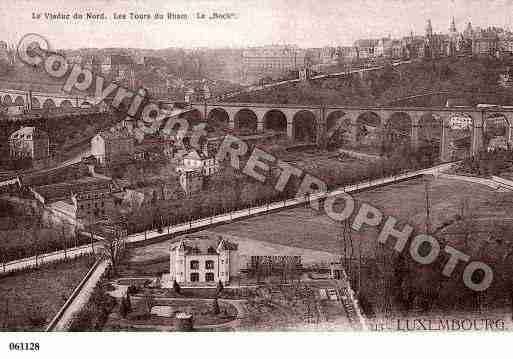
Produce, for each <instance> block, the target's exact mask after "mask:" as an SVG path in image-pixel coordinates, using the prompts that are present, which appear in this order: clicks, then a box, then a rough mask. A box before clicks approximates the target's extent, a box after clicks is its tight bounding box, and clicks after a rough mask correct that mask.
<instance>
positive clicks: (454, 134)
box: [443, 112, 474, 160]
mask: <svg viewBox="0 0 513 359" xmlns="http://www.w3.org/2000/svg"><path fill="white" fill-rule="evenodd" d="M444 121H445V123H444V129H445V131H444V132H445V133H444V136H445V138H444V140H443V142H444V143H445V148H444V149H443V153H444V159H443V160H460V159H464V158H467V157H470V156H472V150H473V146H472V143H473V141H474V131H473V130H474V119H473V118H472V116H471V115H470V114H468V113H463V112H462V113H450V114H449V115H448V116H447V117H446V118H445V119H444Z"/></svg>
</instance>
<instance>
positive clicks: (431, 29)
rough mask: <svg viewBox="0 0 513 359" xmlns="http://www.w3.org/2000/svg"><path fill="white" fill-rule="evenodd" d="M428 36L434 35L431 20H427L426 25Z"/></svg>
mask: <svg viewBox="0 0 513 359" xmlns="http://www.w3.org/2000/svg"><path fill="white" fill-rule="evenodd" d="M426 36H427V37H431V36H433V26H432V25H431V20H428V21H427V25H426Z"/></svg>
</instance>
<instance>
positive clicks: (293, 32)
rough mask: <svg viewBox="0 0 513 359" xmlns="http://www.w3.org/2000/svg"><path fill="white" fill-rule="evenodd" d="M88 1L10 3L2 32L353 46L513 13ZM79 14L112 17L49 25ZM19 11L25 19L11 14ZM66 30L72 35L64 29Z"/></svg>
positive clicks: (153, 41)
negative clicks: (362, 41) (175, 16)
mask: <svg viewBox="0 0 513 359" xmlns="http://www.w3.org/2000/svg"><path fill="white" fill-rule="evenodd" d="M88 4H89V6H88V7H87V8H86V7H84V6H83V5H81V4H80V2H77V1H68V2H66V3H63V2H61V1H57V0H54V1H50V3H48V2H46V3H45V5H43V6H42V5H41V4H38V3H36V2H34V1H32V0H25V1H19V2H16V3H6V4H2V5H0V8H2V10H3V11H2V14H4V15H2V16H1V17H2V21H1V22H0V30H1V31H2V33H3V34H5V35H4V40H7V42H9V43H16V42H17V41H18V40H19V39H20V38H21V36H23V35H24V34H25V33H26V32H27V30H30V31H29V32H37V33H39V34H41V35H43V36H45V37H47V38H48V40H49V41H50V43H51V44H52V46H53V47H54V48H56V49H79V48H89V47H90V48H146V49H165V48H172V47H179V48H198V47H209V48H221V47H232V48H240V47H253V46H265V45H271V44H279V45H285V44H294V45H297V46H299V47H302V48H308V47H322V46H347V45H352V44H353V43H354V41H356V40H358V39H364V38H382V37H387V36H391V37H392V38H401V37H404V36H408V35H410V33H411V32H413V33H414V34H415V35H423V34H424V33H425V27H426V21H427V20H428V19H430V20H431V22H432V25H433V30H434V32H435V33H447V32H448V30H449V25H450V21H451V19H452V17H454V18H455V24H456V27H457V29H458V31H459V32H461V31H463V30H464V28H465V27H466V25H467V23H468V22H471V23H472V25H473V26H477V27H482V28H486V27H487V26H489V25H493V26H497V27H503V28H506V29H507V28H508V27H509V24H510V23H511V14H512V13H513V12H512V10H513V5H512V3H511V2H509V1H481V0H475V1H463V0H454V1H450V2H442V1H434V2H430V5H429V7H424V2H423V1H420V0H414V1H408V2H405V1H402V0H401V1H395V0H380V1H373V2H369V1H366V0H362V1H356V2H350V3H349V2H346V3H344V2H342V3H341V2H339V1H337V2H333V1H326V2H323V4H322V5H323V6H322V7H319V6H314V5H313V4H312V3H310V2H306V1H299V2H294V3H293V5H292V4H291V3H290V2H289V1H288V0H281V1H273V2H270V3H269V4H267V5H264V6H259V7H258V8H259V9H261V10H259V11H258V12H255V11H251V12H250V11H248V9H250V8H251V9H254V8H255V7H253V6H247V5H248V4H247V3H245V4H239V3H237V2H234V1H205V2H202V3H201V4H197V3H196V4H194V5H191V4H190V3H187V2H184V1H178V2H177V1H175V2H173V3H172V4H164V3H161V4H156V3H154V2H153V3H151V2H149V1H145V0H143V1H139V2H137V4H136V6H135V5H132V6H129V5H126V3H124V2H122V1H112V2H105V1H102V0H96V1H94V2H93V3H92V4H91V3H88ZM50 5H53V6H50ZM171 5H172V6H171ZM483 9H486V11H483ZM75 12H77V13H83V14H85V13H87V12H91V13H94V14H101V13H104V15H105V16H106V19H104V20H73V19H69V20H59V19H54V20H47V19H45V16H44V14H45V13H52V14H59V13H62V14H71V15H72V14H73V13H75ZM130 12H134V13H138V14H150V15H152V16H153V14H154V13H155V12H159V13H162V14H164V15H165V14H167V13H171V14H187V15H188V19H187V20H164V21H157V20H154V19H151V20H130V19H129V17H130V15H129V13H130ZM198 12H200V13H204V14H206V15H207V17H208V16H209V15H210V14H212V13H213V12H218V13H223V14H224V13H229V14H235V16H234V17H233V18H231V19H224V20H200V19H197V18H196V13H198ZM12 13H16V14H17V16H9V14H12ZM34 14H41V18H39V19H36V18H35V16H34ZM114 14H116V15H120V14H127V15H128V19H126V20H120V19H114ZM36 17H37V16H36ZM405 19H407V21H404V20H405ZM70 25H71V26H70ZM335 25H336V26H335ZM340 25H343V26H340ZM63 26H66V29H67V31H65V32H64V31H62V29H63ZM255 29H258V31H255ZM312 29H315V31H312ZM206 33H208V36H205V34H206ZM155 34H159V36H155Z"/></svg>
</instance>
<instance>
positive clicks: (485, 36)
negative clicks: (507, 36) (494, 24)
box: [472, 30, 499, 56]
mask: <svg viewBox="0 0 513 359" xmlns="http://www.w3.org/2000/svg"><path fill="white" fill-rule="evenodd" d="M498 51H499V37H498V36H497V34H496V33H495V32H493V31H490V30H485V31H481V32H479V33H477V34H476V33H474V37H473V38H472V54H473V55H490V56H496V55H497V53H498Z"/></svg>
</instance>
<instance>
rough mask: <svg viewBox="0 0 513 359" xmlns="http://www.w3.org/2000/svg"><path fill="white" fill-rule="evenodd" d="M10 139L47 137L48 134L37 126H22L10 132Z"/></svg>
mask: <svg viewBox="0 0 513 359" xmlns="http://www.w3.org/2000/svg"><path fill="white" fill-rule="evenodd" d="M9 138H10V139H27V140H31V139H39V138H48V134H47V133H46V132H44V131H42V130H40V129H38V128H37V127H22V128H20V129H19V130H17V131H14V132H13V133H11V136H10V137H9Z"/></svg>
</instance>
